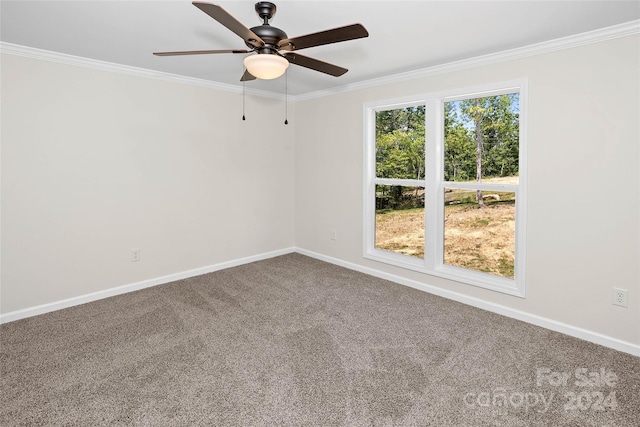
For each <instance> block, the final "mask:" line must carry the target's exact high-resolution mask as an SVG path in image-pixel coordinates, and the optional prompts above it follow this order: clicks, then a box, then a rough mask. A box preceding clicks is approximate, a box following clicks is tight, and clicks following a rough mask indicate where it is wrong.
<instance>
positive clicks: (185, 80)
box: [0, 42, 284, 99]
mask: <svg viewBox="0 0 640 427" xmlns="http://www.w3.org/2000/svg"><path fill="white" fill-rule="evenodd" d="M0 53H7V54H10V55H16V56H23V57H26V58H32V59H40V60H44V61H50V62H57V63H60V64H65V65H74V66H78V67H84V68H91V69H94V70H100V71H109V72H112V73H120V74H127V75H130V76H137V77H146V78H152V79H157V80H164V81H168V82H173V83H182V84H187V85H192V86H200V87H205V88H208V89H216V90H220V91H224V92H232V93H242V87H241V86H236V85H230V84H225V83H218V82H214V81H210V80H204V79H197V78H195V77H188V76H181V75H178V74H171V73H165V72H162V71H154V70H149V69H146V68H138V67H132V66H130V65H122V64H116V63H113V62H106V61H99V60H97V59H91V58H84V57H81V56H74V55H67V54H66V53H60V52H52V51H49V50H44V49H37V48H34V47H28V46H22V45H18V44H13V43H7V42H0ZM245 91H246V94H247V95H254V96H260V97H263V98H274V99H284V95H283V94H280V93H276V92H269V91H265V90H259V89H252V88H246V89H245Z"/></svg>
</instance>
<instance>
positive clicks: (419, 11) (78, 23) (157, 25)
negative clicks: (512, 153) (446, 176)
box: [0, 0, 640, 95]
mask: <svg viewBox="0 0 640 427" xmlns="http://www.w3.org/2000/svg"><path fill="white" fill-rule="evenodd" d="M212 2H213V3H217V4H219V5H221V6H222V7H223V8H224V9H226V10H227V11H228V12H229V13H231V14H232V15H233V16H235V17H236V18H237V19H238V20H239V21H240V22H242V23H243V24H244V25H245V26H247V27H253V26H256V25H260V23H261V22H260V19H259V18H258V16H257V15H256V14H255V11H254V7H253V5H254V3H255V1H220V2H216V1H215V0H212ZM190 3H191V2H190V1H188V0H175V1H148V0H146V1H89V0H85V1H53V0H49V1H24V0H21V1H4V0H3V1H2V2H1V3H0V7H1V8H0V18H1V29H0V40H1V41H2V42H7V43H13V44H18V45H22V46H28V47H34V48H39V49H44V50H49V51H53V52H60V53H65V54H69V55H75V56H80V57H86V58H91V59H97V60H101V61H107V62H112V63H116V64H124V65H129V66H134V67H139V68H145V69H149V70H155V71H162V72H167V73H172V74H178V75H184V76H189V77H195V78H199V79H205V80H211V81H215V82H220V83H224V84H230V85H239V86H240V85H241V83H240V82H239V79H240V76H241V75H242V72H243V65H242V58H243V56H244V55H237V54H236V55H234V54H220V55H197V56H177V57H156V56H153V55H152V52H155V51H173V50H199V49H244V48H246V46H245V45H244V42H243V41H242V40H241V39H240V38H239V37H238V36H236V35H235V34H233V33H232V32H231V31H229V30H228V29H226V28H225V27H223V26H222V25H221V24H219V23H218V22H216V21H215V20H213V19H212V18H211V17H209V16H208V15H206V14H205V13H203V12H202V11H200V10H199V9H198V8H196V7H195V6H193V5H192V4H190ZM274 3H276V5H277V7H278V10H277V13H276V15H275V17H274V18H273V19H272V20H271V24H272V25H273V26H275V27H278V28H280V29H282V30H284V31H285V32H286V33H287V34H288V35H289V37H294V36H299V35H303V34H308V33H313V32H316V31H322V30H325V29H330V28H335V27H340V26H343V25H347V24H352V23H356V22H360V23H362V24H363V25H364V26H365V27H366V28H367V30H368V31H369V34H370V36H369V37H368V38H365V39H360V40H353V41H348V42H344V43H337V44H333V45H327V46H319V47H314V48H309V49H306V50H304V51H302V52H301V53H302V54H304V55H306V56H311V57H313V58H317V59H320V60H322V61H325V62H330V63H333V64H336V65H340V66H343V67H346V68H348V69H349V72H348V73H347V74H345V75H343V76H341V77H337V78H336V77H332V76H328V75H325V74H322V73H318V72H315V71H312V70H309V69H306V68H302V67H297V66H291V67H290V68H289V73H288V85H289V93H290V94H292V95H300V94H305V93H309V92H314V91H318V90H325V89H329V88H332V87H336V86H342V85H346V84H352V83H356V82H361V81H366V80H369V79H373V78H378V77H383V76H388V75H392V74H396V73H401V72H406V71H413V70H418V69H422V68H427V67H430V66H435V65H440V64H444V63H448V62H452V61H457V60H463V59H468V58H472V57H476V56H480V55H485V54H490V53H495V52H500V51H503V50H507V49H513V48H518V47H522V46H527V45H531V44H535V43H539V42H543V41H548V40H553V39H557V38H561V37H565V36H569V35H574V34H578V33H583V32H587V31H591V30H595V29H600V28H604V27H608V26H612V25H616V24H621V23H625V22H629V21H634V20H638V19H640V2H639V1H637V0H632V1H370V0H369V1H278V0H274ZM284 80H285V79H284V78H280V79H277V80H271V81H259V80H258V81H253V82H248V83H247V87H252V88H255V89H260V90H266V91H271V92H280V93H282V92H284Z"/></svg>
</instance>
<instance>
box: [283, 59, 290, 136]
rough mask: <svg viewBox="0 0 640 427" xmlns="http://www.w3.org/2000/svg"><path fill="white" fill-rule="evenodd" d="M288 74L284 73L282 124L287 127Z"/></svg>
mask: <svg viewBox="0 0 640 427" xmlns="http://www.w3.org/2000/svg"><path fill="white" fill-rule="evenodd" d="M288 116H289V72H288V71H285V72H284V124H285V125H288V124H289V120H287V117H288Z"/></svg>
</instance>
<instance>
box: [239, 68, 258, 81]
mask: <svg viewBox="0 0 640 427" xmlns="http://www.w3.org/2000/svg"><path fill="white" fill-rule="evenodd" d="M255 79H256V77H255V76H254V75H253V74H251V73H250V72H249V70H244V74H243V75H242V77H241V78H240V81H241V82H248V81H250V80H255Z"/></svg>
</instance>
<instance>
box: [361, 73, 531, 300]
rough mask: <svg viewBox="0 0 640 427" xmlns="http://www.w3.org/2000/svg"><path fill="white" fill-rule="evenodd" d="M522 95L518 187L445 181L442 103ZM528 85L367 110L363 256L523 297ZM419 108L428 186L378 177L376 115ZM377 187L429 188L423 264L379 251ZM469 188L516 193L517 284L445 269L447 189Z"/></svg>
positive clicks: (522, 83) (488, 87) (503, 85)
mask: <svg viewBox="0 0 640 427" xmlns="http://www.w3.org/2000/svg"><path fill="white" fill-rule="evenodd" d="M515 92H517V93H519V102H520V111H519V114H520V117H519V119H520V123H519V133H520V134H519V165H518V175H519V179H518V181H519V182H518V184H514V185H511V184H488V183H479V184H478V183H476V182H464V183H462V182H447V181H444V159H443V156H444V117H443V114H444V103H445V102H450V101H458V100H462V99H469V98H482V97H487V96H495V95H503V94H508V93H515ZM527 95H528V94H527V80H526V79H518V80H512V81H507V82H498V83H494V84H487V85H482V86H476V87H468V88H463V89H456V90H448V91H443V92H438V93H430V94H425V95H420V96H415V97H405V98H395V99H391V100H384V101H377V102H369V103H365V104H364V109H363V110H364V120H363V123H364V132H363V134H364V152H365V155H364V200H363V202H364V218H363V226H364V230H363V231H364V254H363V256H364V257H365V258H367V259H371V260H374V261H378V262H383V263H386V264H391V265H395V266H398V267H402V268H406V269H409V270H413V271H418V272H421V273H425V274H429V275H433V276H438V277H443V278H446V279H450V280H455V281H457V282H462V283H466V284H469V285H474V286H478V287H481V288H486V289H491V290H494V291H498V292H502V293H506V294H510V295H514V296H518V297H522V298H524V297H525V261H526V256H525V231H526V206H527V205H526V179H527V119H528V114H527ZM417 105H424V106H425V130H426V132H425V139H426V141H425V156H426V162H425V166H426V175H425V180H415V179H389V178H377V177H376V135H375V124H376V112H378V111H386V110H393V109H399V108H405V107H413V106H417ZM376 185H403V186H420V187H424V188H425V194H426V197H425V230H427V231H428V232H425V251H424V254H425V255H424V259H420V258H416V257H412V256H409V255H402V254H398V253H395V252H391V251H386V250H383V249H378V248H376V247H375V212H376V201H375V189H376ZM445 187H446V188H452V187H453V188H465V189H471V190H476V189H478V190H484V191H495V192H513V193H515V196H516V205H515V209H516V224H515V260H514V262H515V267H514V278H513V279H510V278H506V277H500V276H497V275H493V274H488V273H483V272H480V271H475V270H470V269H465V268H461V267H455V266H452V265H447V264H444V263H443V252H444V220H443V218H444V188H445Z"/></svg>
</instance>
